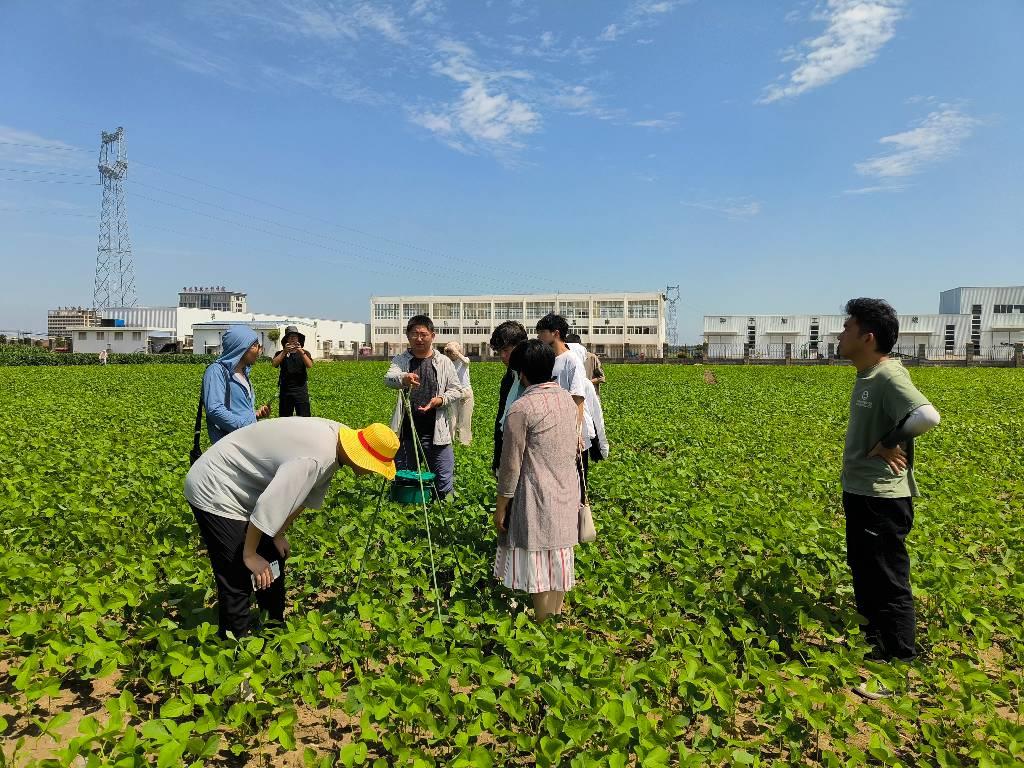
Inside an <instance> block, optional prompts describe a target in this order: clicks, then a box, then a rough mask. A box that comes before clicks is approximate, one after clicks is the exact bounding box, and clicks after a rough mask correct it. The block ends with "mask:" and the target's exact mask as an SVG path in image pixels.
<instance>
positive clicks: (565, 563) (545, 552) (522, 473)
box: [494, 339, 580, 621]
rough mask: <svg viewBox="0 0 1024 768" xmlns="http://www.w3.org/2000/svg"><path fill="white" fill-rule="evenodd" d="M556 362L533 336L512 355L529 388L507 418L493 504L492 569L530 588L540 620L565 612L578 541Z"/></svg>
mask: <svg viewBox="0 0 1024 768" xmlns="http://www.w3.org/2000/svg"><path fill="white" fill-rule="evenodd" d="M554 365H555V353H554V351H553V350H552V349H551V347H550V346H548V345H547V344H544V343H543V342H541V341H538V340H536V339H533V340H530V341H526V342H523V343H522V344H520V345H519V346H518V347H516V350H515V351H514V352H513V353H512V357H511V358H510V360H509V368H511V369H512V370H514V371H516V372H517V373H518V374H519V380H520V383H521V386H523V387H525V388H526V389H525V392H524V393H523V394H522V395H520V396H519V399H517V400H516V401H515V402H514V403H513V404H512V406H511V407H510V408H509V411H508V415H507V417H506V418H505V428H504V437H503V440H502V449H501V466H500V468H499V470H498V500H497V505H496V507H495V511H494V525H495V527H496V528H497V530H498V552H497V555H496V557H495V560H494V575H495V577H496V578H497V579H498V580H499V581H500V582H501V583H503V584H504V585H505V586H506V587H509V588H511V589H517V590H520V591H523V592H528V593H529V594H531V595H532V596H533V608H534V613H535V614H536V617H537V620H538V621H543V620H544V619H546V618H547V617H548V616H551V615H557V614H560V613H561V612H562V603H563V598H564V597H565V593H566V592H568V591H569V590H570V589H572V588H573V586H574V585H575V583H576V581H575V560H574V557H573V548H574V547H575V546H576V544H578V543H579V504H580V492H579V484H578V478H577V474H576V449H577V445H578V437H577V433H576V415H577V408H576V404H575V403H574V402H573V399H572V397H571V396H570V395H569V393H568V392H566V391H565V390H564V389H562V388H561V387H560V386H559V385H558V383H557V382H552V381H551V372H552V370H553V368H554Z"/></svg>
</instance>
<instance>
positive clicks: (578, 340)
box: [565, 333, 583, 344]
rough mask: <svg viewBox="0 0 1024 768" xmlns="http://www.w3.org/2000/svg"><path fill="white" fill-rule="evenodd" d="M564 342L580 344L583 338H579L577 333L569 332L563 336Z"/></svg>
mask: <svg viewBox="0 0 1024 768" xmlns="http://www.w3.org/2000/svg"><path fill="white" fill-rule="evenodd" d="M565 343H566V344H582V343H583V339H581V338H580V335H579V334H578V333H570V334H569V335H568V336H566V337H565Z"/></svg>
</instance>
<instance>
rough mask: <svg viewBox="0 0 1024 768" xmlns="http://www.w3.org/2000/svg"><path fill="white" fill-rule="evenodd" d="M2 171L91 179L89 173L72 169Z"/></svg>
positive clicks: (1, 171)
mask: <svg viewBox="0 0 1024 768" xmlns="http://www.w3.org/2000/svg"><path fill="white" fill-rule="evenodd" d="M0 173H45V174H49V175H52V176H77V177H78V178H81V179H91V178H92V176H91V175H90V174H88V173H74V172H72V171H49V170H43V169H39V168H0Z"/></svg>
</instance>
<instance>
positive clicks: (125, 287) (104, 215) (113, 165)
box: [92, 128, 137, 309]
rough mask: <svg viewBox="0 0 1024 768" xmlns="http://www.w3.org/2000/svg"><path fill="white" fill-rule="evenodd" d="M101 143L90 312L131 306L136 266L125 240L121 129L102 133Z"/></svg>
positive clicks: (124, 159) (124, 165) (124, 160)
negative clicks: (100, 196) (100, 197)
mask: <svg viewBox="0 0 1024 768" xmlns="http://www.w3.org/2000/svg"><path fill="white" fill-rule="evenodd" d="M101 137H102V143H101V144H100V161H99V165H98V168H99V171H100V181H101V182H102V186H103V204H102V207H101V208H100V237H99V244H98V246H97V248H96V278H95V281H94V283H93V292H92V306H93V309H104V308H106V307H134V306H135V303H136V301H137V298H136V296H135V265H134V264H133V263H132V243H131V240H129V238H128V212H127V211H126V210H125V206H124V183H123V182H124V179H125V177H126V176H127V175H128V154H127V152H126V150H125V145H124V128H118V129H117V130H116V131H114V132H113V133H107V132H106V131H103V133H102V134H101Z"/></svg>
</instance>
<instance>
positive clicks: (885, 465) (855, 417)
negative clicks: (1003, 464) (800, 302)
mask: <svg viewBox="0 0 1024 768" xmlns="http://www.w3.org/2000/svg"><path fill="white" fill-rule="evenodd" d="M846 314H847V316H848V317H847V318H846V322H845V323H844V324H843V331H842V333H840V334H839V354H840V355H841V356H842V357H844V358H846V359H847V360H849V361H850V362H852V363H853V364H854V366H856V368H857V379H856V381H855V382H854V386H853V395H852V397H851V398H850V423H849V426H848V427H847V429H846V447H845V450H844V451H843V472H842V486H843V511H844V512H845V513H846V560H847V563H849V565H850V571H851V573H852V575H853V591H854V595H855V597H856V600H857V610H858V612H859V613H860V614H861V615H862V616H863V617H864V619H865V620H866V621H867V626H866V632H867V638H868V640H869V641H870V643H871V644H872V646H874V650H875V653H876V655H877V657H879V658H881V659H885V660H910V659H912V658H913V657H914V656H915V644H914V631H915V628H914V621H915V619H914V596H913V593H912V592H911V590H910V558H909V556H908V555H907V548H906V544H905V540H906V537H907V534H908V533H910V528H911V526H912V525H913V522H914V505H913V500H912V499H913V497H914V496H918V495H919V494H918V491H917V484H916V483H915V482H914V438H915V437H918V436H920V435H922V434H924V433H925V432H927V431H928V430H929V429H931V428H932V427H934V426H936V425H937V424H938V423H939V413H938V411H936V410H935V408H934V407H932V405H931V404H930V403H929V402H928V400H927V399H926V398H925V397H924V395H922V394H921V393H920V392H919V391H918V390H917V388H916V387H915V386H914V384H913V382H911V380H910V374H908V373H907V370H906V369H905V368H904V367H903V365H902V363H900V361H899V360H897V359H893V358H890V357H889V353H890V352H891V351H892V348H893V346H895V344H896V338H897V337H898V336H899V320H898V319H897V316H896V310H894V309H893V308H892V307H891V306H890V305H889V304H888V303H887V302H885V301H882V300H881V299H852V300H851V301H849V302H847V304H846ZM862 688H863V690H862V689H857V690H858V692H859V693H861V694H863V695H867V696H870V697H871V698H880V697H881V696H882V695H889V693H888V691H885V690H884V689H879V690H872V691H868V690H867V689H866V688H864V687H863V686H862Z"/></svg>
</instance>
